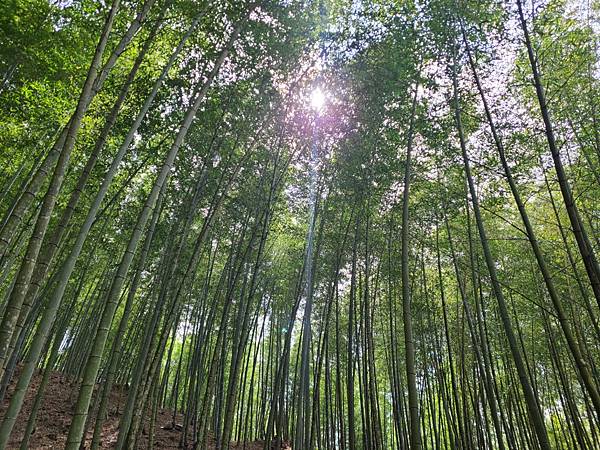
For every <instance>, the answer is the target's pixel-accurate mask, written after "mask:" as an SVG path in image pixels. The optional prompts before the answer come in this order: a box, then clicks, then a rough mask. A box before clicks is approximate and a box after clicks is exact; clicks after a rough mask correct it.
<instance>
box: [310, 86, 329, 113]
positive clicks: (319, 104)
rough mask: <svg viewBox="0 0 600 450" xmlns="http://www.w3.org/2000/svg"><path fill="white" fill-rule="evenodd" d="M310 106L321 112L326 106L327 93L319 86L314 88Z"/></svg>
mask: <svg viewBox="0 0 600 450" xmlns="http://www.w3.org/2000/svg"><path fill="white" fill-rule="evenodd" d="M310 106H311V108H312V109H313V110H314V111H315V112H321V111H322V110H323V106H325V93H324V92H323V91H322V90H321V88H320V87H319V86H317V87H316V88H314V89H313V91H312V93H311V94H310Z"/></svg>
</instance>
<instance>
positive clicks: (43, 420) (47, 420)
mask: <svg viewBox="0 0 600 450" xmlns="http://www.w3.org/2000/svg"><path fill="white" fill-rule="evenodd" d="M14 378H17V377H14ZM40 381H41V375H40V374H36V375H35V376H34V377H33V378H32V381H31V384H30V386H29V391H28V392H27V396H26V398H25V403H24V405H23V409H22V410H21V413H20V415H19V418H18V420H17V422H16V423H15V427H14V430H13V433H12V437H11V440H10V442H9V446H8V448H9V449H11V450H12V449H15V450H16V449H18V448H19V446H20V443H21V440H22V437H23V433H24V431H25V427H26V426H27V419H28V417H29V413H30V411H31V408H32V406H33V402H34V400H35V395H36V392H37V389H38V386H39V383H40ZM14 387H15V386H14V382H13V383H12V384H11V386H10V387H9V389H8V392H7V395H6V398H5V401H4V402H3V404H2V405H0V418H3V417H4V413H5V411H6V408H7V406H8V401H9V400H10V397H11V396H12V393H13V390H14ZM77 388H78V386H77V383H75V382H74V381H72V380H70V379H68V378H66V377H65V376H64V375H62V374H60V373H58V372H55V373H53V374H52V375H51V377H50V381H49V382H48V386H47V388H46V394H45V396H44V401H43V402H42V405H41V407H40V410H39V411H38V414H37V423H36V428H35V431H34V432H33V434H32V436H31V440H30V445H29V448H30V449H36V450H49V449H62V448H64V444H65V442H66V439H67V433H68V431H69V425H70V423H71V415H72V410H73V406H74V405H75V402H76V400H77V392H78V389H77ZM125 394H126V391H125V390H123V389H122V388H115V389H113V391H112V393H111V397H110V401H109V415H108V417H107V419H106V420H105V421H104V425H103V430H102V441H101V445H100V447H101V448H103V449H110V448H113V447H114V445H115V443H116V440H117V436H118V432H119V430H118V424H119V418H120V412H121V411H122V409H123V405H124V402H125V398H126V395H125ZM172 416H173V412H172V411H171V410H167V409H161V410H159V411H158V414H157V417H156V425H155V429H154V449H156V450H162V449H177V448H179V445H178V444H179V441H180V437H181V431H179V430H176V429H175V430H173V429H170V428H171V426H170V425H171V423H172ZM180 422H181V417H179V418H178V423H180ZM149 428H150V418H147V419H146V421H145V423H144V428H143V430H142V433H141V437H140V439H139V441H138V448H140V449H145V448H148V430H149ZM92 433H93V427H90V429H89V430H88V433H87V435H86V438H85V441H86V446H85V448H89V443H90V441H91V439H92ZM213 448H214V444H212V445H211V443H209V447H208V449H213ZM230 448H231V449H236V450H242V449H245V450H262V449H263V448H264V442H261V441H257V442H251V443H247V444H246V445H243V444H242V443H232V444H231V446H230Z"/></svg>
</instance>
